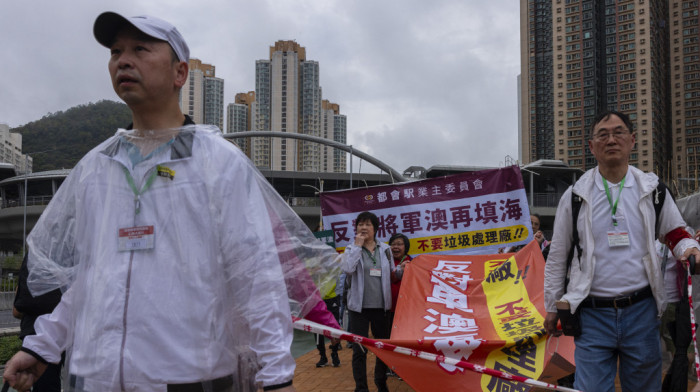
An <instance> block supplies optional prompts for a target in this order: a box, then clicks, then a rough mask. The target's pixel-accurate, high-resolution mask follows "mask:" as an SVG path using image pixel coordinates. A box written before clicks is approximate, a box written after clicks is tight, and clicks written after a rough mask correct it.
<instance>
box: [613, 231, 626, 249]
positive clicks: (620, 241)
mask: <svg viewBox="0 0 700 392" xmlns="http://www.w3.org/2000/svg"><path fill="white" fill-rule="evenodd" d="M608 245H609V246H610V247H611V248H615V247H618V246H630V235H629V233H628V232H621V231H609V232H608Z"/></svg>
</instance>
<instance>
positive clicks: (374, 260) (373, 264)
mask: <svg viewBox="0 0 700 392" xmlns="http://www.w3.org/2000/svg"><path fill="white" fill-rule="evenodd" d="M362 249H363V250H364V251H365V253H367V256H369V258H370V259H372V267H376V266H377V259H375V258H374V256H373V255H372V254H371V253H369V250H367V248H365V247H364V246H363V247H362ZM374 249H375V252H376V249H377V248H374Z"/></svg>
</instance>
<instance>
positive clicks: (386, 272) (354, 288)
mask: <svg viewBox="0 0 700 392" xmlns="http://www.w3.org/2000/svg"><path fill="white" fill-rule="evenodd" d="M377 244H378V246H379V251H380V252H379V254H380V256H379V258H380V263H381V265H382V293H383V294H384V310H389V309H391V262H390V261H389V259H388V258H387V250H389V249H390V248H389V245H387V244H385V243H383V242H377ZM389 254H391V253H389ZM341 268H342V269H343V272H345V273H346V274H348V276H349V277H350V290H349V291H348V298H347V301H348V309H350V310H352V311H353V312H361V311H362V296H363V295H364V293H365V282H364V279H365V274H364V271H363V270H362V268H363V266H362V247H361V246H357V245H355V244H350V245H348V246H347V247H346V248H345V252H344V253H343V254H342V255H341Z"/></svg>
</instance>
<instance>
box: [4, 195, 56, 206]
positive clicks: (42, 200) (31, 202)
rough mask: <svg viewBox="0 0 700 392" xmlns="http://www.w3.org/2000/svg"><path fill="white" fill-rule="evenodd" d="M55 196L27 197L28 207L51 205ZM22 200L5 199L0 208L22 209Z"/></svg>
mask: <svg viewBox="0 0 700 392" xmlns="http://www.w3.org/2000/svg"><path fill="white" fill-rule="evenodd" d="M52 198H53V196H27V206H45V205H47V204H49V202H50V201H51V199H52ZM23 205H24V204H23V203H22V198H13V199H5V200H3V201H2V204H0V208H10V207H21V206H23Z"/></svg>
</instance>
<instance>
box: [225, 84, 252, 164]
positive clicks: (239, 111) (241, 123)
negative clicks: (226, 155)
mask: <svg viewBox="0 0 700 392" xmlns="http://www.w3.org/2000/svg"><path fill="white" fill-rule="evenodd" d="M226 112H227V113H226V123H227V124H226V132H227V133H235V132H246V131H250V130H252V125H253V121H254V120H253V117H254V116H253V115H254V113H255V91H248V92H247V93H238V94H236V98H235V101H234V103H230V104H228V106H227V107H226ZM234 142H235V143H236V144H237V145H238V147H240V149H241V150H243V152H245V153H246V155H248V156H250V145H251V143H250V140H248V139H245V138H240V139H234Z"/></svg>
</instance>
